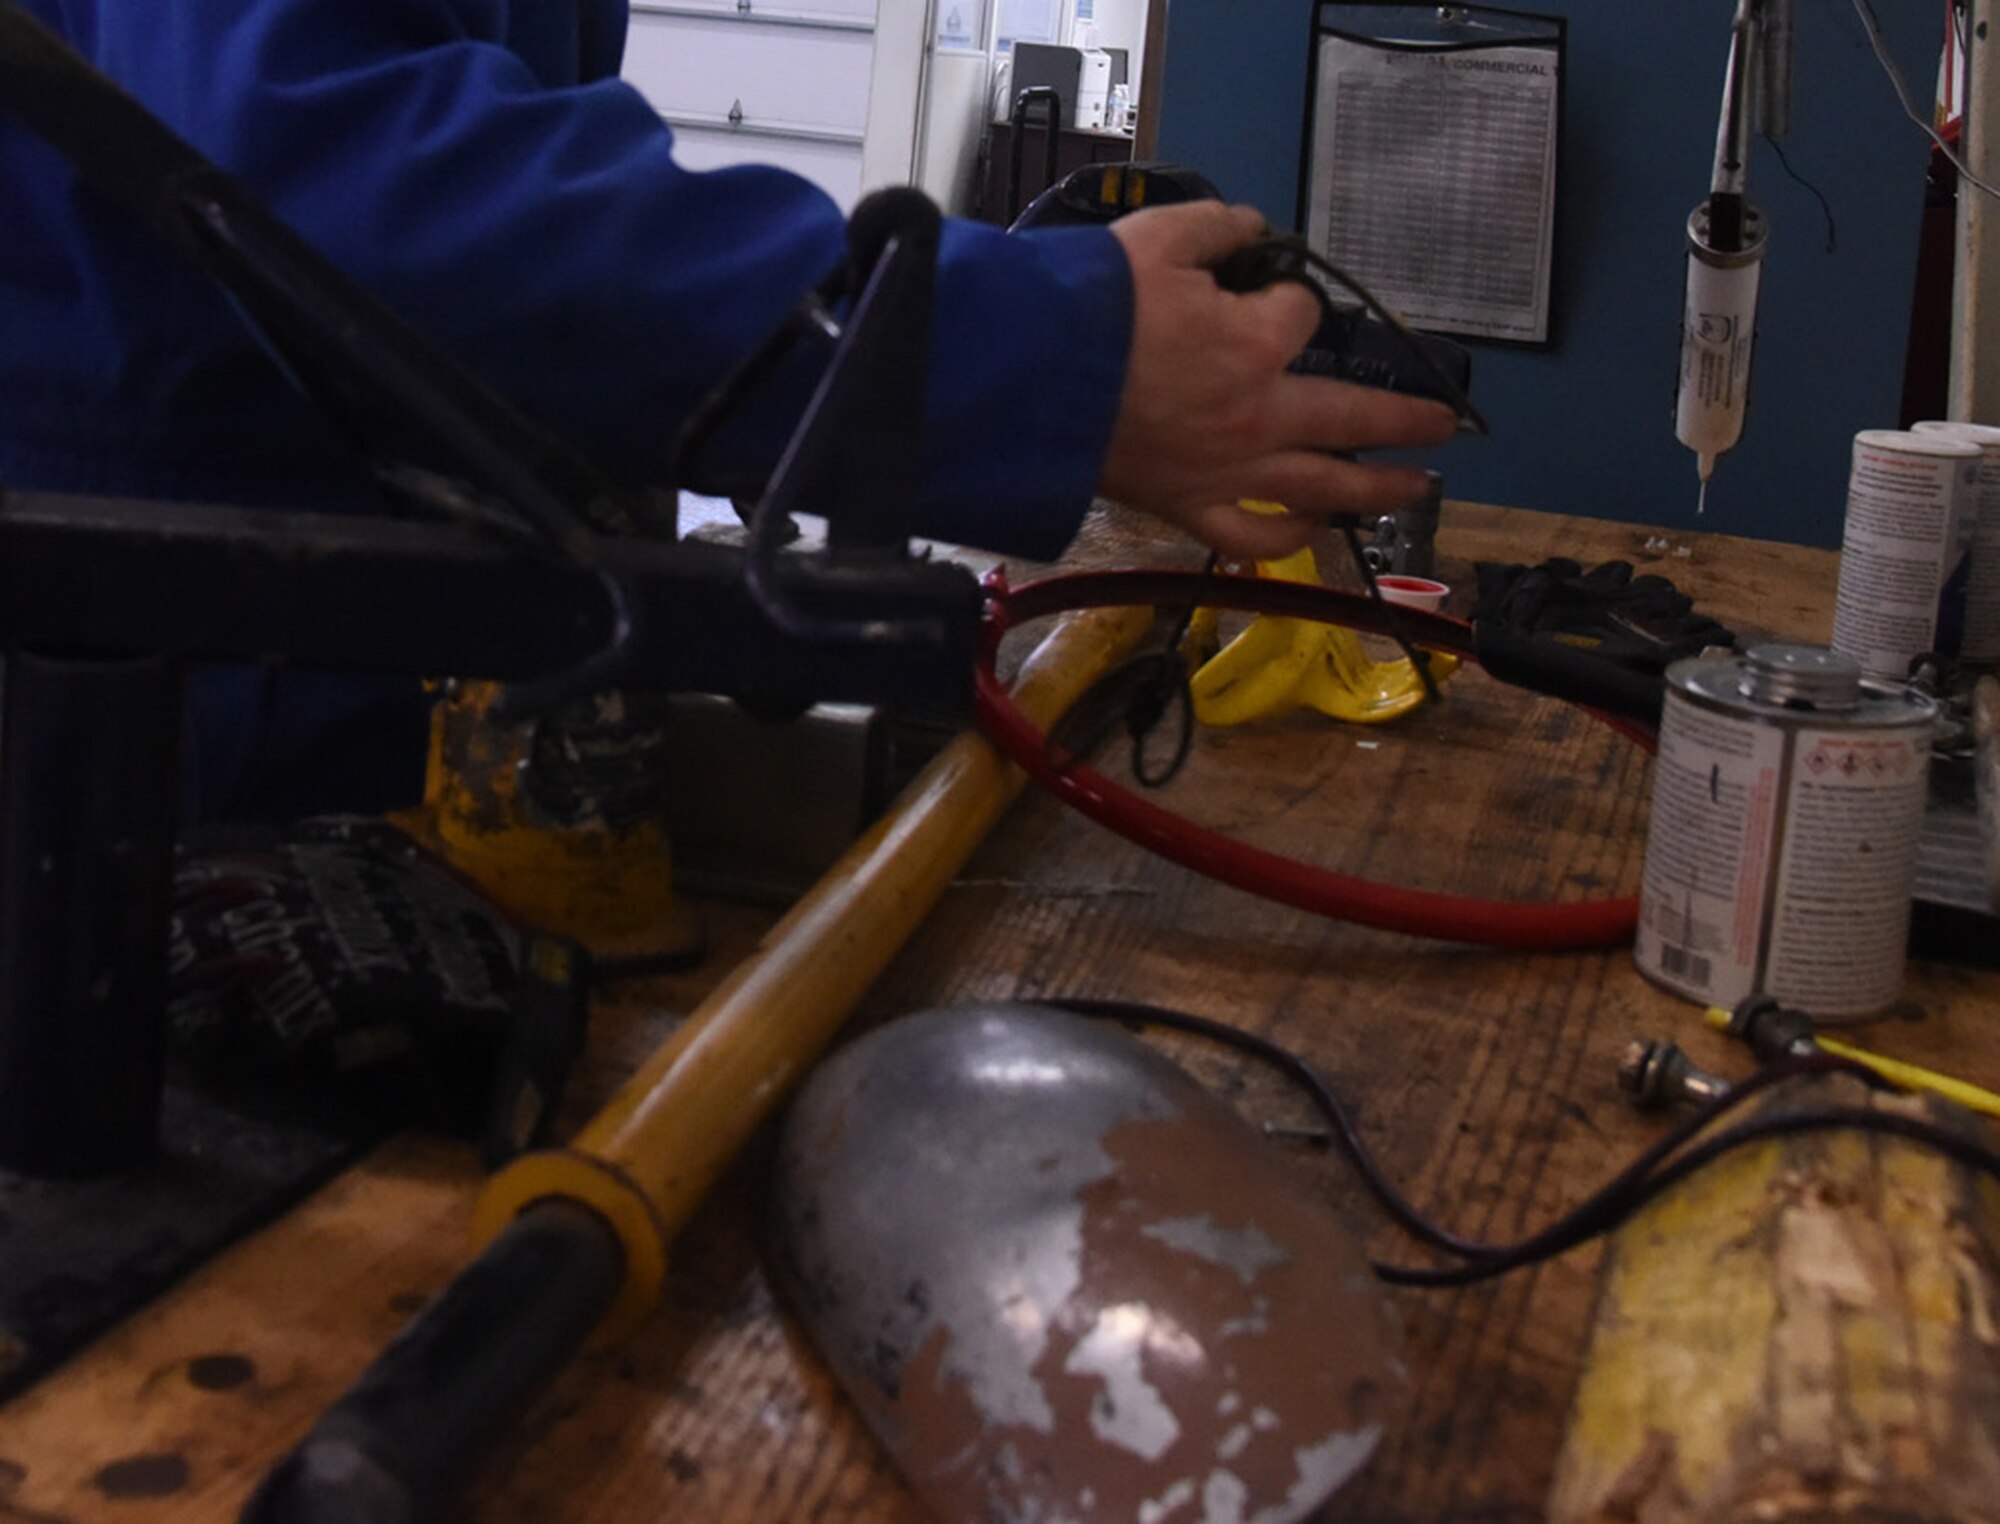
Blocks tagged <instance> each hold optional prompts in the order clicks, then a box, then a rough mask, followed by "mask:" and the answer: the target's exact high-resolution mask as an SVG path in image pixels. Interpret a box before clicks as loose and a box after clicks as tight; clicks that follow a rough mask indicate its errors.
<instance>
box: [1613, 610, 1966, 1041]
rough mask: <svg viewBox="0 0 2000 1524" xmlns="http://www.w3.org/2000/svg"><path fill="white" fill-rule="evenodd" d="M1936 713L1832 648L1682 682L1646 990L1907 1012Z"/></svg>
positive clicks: (1694, 662)
mask: <svg viewBox="0 0 2000 1524" xmlns="http://www.w3.org/2000/svg"><path fill="white" fill-rule="evenodd" d="M1936 719H1937V707H1936V705H1934V704H1933V703H1932V702H1931V700H1930V699H1928V698H1926V697H1925V696H1924V695H1922V694H1920V693H1918V692H1916V691H1915V690H1914V689H1911V688H1907V687H1904V686H1902V685H1900V684H1893V683H1880V682H1874V681H1871V680H1868V679H1867V678H1865V677H1864V676H1863V675H1862V672H1861V668H1860V665H1859V664H1858V663H1857V662H1856V661H1855V660H1854V659H1853V658H1852V657H1850V656H1846V655H1843V654H1841V653H1839V652H1835V651H1830V650H1827V649H1826V648H1825V647H1822V646H1802V645H1761V646H1755V647H1753V648H1752V649H1751V650H1750V651H1749V653H1748V654H1747V655H1743V656H1719V657H1718V656H1699V657H1692V658H1690V659H1688V660H1686V661H1680V662H1676V663H1675V664H1674V665H1673V666H1672V667H1670V668H1668V669H1667V701H1666V709H1665V712H1664V713H1663V715H1662V716H1661V721H1660V750H1659V756H1658V758H1657V759H1656V760H1655V763H1654V768H1653V813H1652V824H1651V826H1650V827H1649V829H1648V831H1647V834H1646V866H1645V876H1644V883H1643V887H1642V888H1641V891H1640V907H1639V935H1638V941H1637V944H1636V945H1635V947H1634V950H1633V957H1634V959H1635V961H1636V962H1637V963H1638V966H1639V972H1640V973H1642V974H1644V975H1645V976H1646V977H1647V978H1648V979H1650V980H1652V981H1653V982H1654V983H1655V984H1659V985H1662V986H1664V987H1665V988H1667V989H1669V990H1672V991H1673V992H1674V993H1675V994H1677V995H1682V996H1685V997H1686V998H1687V999H1689V1000H1693V1001H1697V1002H1699V1003H1701V1004H1703V1005H1721V1006H1733V1005H1735V1004H1736V1003H1737V1002H1739V1001H1741V1000H1743V999H1745V998H1746V997H1748V996H1750V995H1753V994H1764V995H1771V996H1774V997H1775V998H1777V999H1778V1000H1781V1001H1783V1002H1784V1003H1785V1004H1787V1005H1790V1006H1796V1007H1797V1008H1798V1009H1800V1010H1804V1011H1809V1012H1810V1013H1811V1014H1812V1015H1813V1016H1815V1017H1820V1018H1833V1019H1839V1018H1858V1017H1863V1016H1871V1015H1875V1014H1877V1013H1879V1012H1881V1011H1883V1010H1886V1009H1887V1008H1888V1007H1890V1006H1891V1005H1893V1004H1894V1003H1895V1002H1896V1001H1897V999H1898V998H1899V997H1900V996H1901V994H1902V989H1903V963H1904V957H1905V953H1906V951H1907V945H1908V941H1909V927H1910V892H1911V888H1912V886H1913V884H1914V881H1915V876H1916V866H1917V841H1918V837H1919V836H1920V835H1921V833H1922V829H1923V818H1924V804H1925V799H1926V793H1927V789H1928V784H1929V777H1930V750H1931V733H1932V730H1933V728H1934V725H1935V722H1936Z"/></svg>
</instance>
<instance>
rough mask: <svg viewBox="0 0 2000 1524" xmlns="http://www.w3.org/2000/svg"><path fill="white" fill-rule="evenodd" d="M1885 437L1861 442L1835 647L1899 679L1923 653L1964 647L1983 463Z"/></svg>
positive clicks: (1844, 543) (1870, 669)
mask: <svg viewBox="0 0 2000 1524" xmlns="http://www.w3.org/2000/svg"><path fill="white" fill-rule="evenodd" d="M1883 432H1886V431H1883ZM1889 437H1890V438H1891V439H1893V438H1894V437H1895V436H1894V435H1893V434H1891V435H1890V436H1889ZM1907 437H1915V438H1918V439H1922V438H1923V437H1924V436H1907ZM1879 439H1880V434H1879V433H1878V432H1877V431H1864V432H1863V433H1862V435H1861V436H1860V437H1858V438H1857V439H1856V440H1855V442H1854V467H1853V472H1852V474H1851V476H1850V477H1849V479H1848V494H1847V522H1846V527H1845V528H1844V530H1843V531H1842V535H1841V546H1840V583H1839V588H1838V591H1837V593H1836V595H1835V600H1834V614H1833V648H1834V649H1835V650H1836V651H1844V652H1846V653H1847V654H1848V655H1849V656H1852V657H1853V658H1854V659H1855V660H1856V661H1858V662H1860V663H1861V668H1862V670H1863V671H1864V672H1867V673H1869V674H1871V675H1873V676H1876V677H1889V678H1897V679H1900V678H1903V677H1905V676H1907V675H1908V673H1909V670H1910V663H1911V662H1912V661H1913V660H1915V659H1916V658H1917V657H1920V656H1923V655H1926V654H1928V653H1929V652H1932V651H1942V652H1944V653H1946V654H1956V652H1957V650H1958V644H1959V640H1960V637H1961V625H1962V623H1963V617H1964V616H1963V611H1964V607H1965V576H1966V571H1967V562H1968V559H1969V553H1970V551H1971V548H1972V528H1973V521H1974V514H1975V513H1976V511H1977V503H1976V500H1975V497H1974V494H1975V493H1976V491H1977V481H1978V461H1977V459H1976V451H1975V447H1973V446H1970V445H1967V446H1965V447H1964V452H1963V457H1961V456H1958V455H1953V454H1949V453H1944V451H1943V450H1941V449H1938V450H1930V451H1926V450H1922V449H1898V448H1897V447H1896V446H1895V445H1894V444H1893V443H1887V442H1877V441H1878V440H1879Z"/></svg>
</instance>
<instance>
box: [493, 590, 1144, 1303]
mask: <svg viewBox="0 0 2000 1524" xmlns="http://www.w3.org/2000/svg"><path fill="white" fill-rule="evenodd" d="M1150 619H1151V616H1150V612H1149V611H1147V610H1140V609H1100V610H1094V611H1091V612H1089V613H1084V614H1076V615H1071V616H1070V617H1068V618H1066V619H1064V620H1063V621H1062V622H1061V623H1059V624H1058V625H1057V626H1056V628H1055V629H1054V630H1053V631H1052V632H1051V633H1050V634H1049V636H1048V638H1047V639H1046V640H1044V641H1043V642H1042V644H1041V646H1040V647H1039V648H1037V650H1036V651H1035V652H1034V654H1033V655H1031V656H1030V657H1029V658H1028V661H1027V663H1026V665H1024V666H1023V668H1022V669H1021V675H1020V677H1019V679H1018V680H1017V681H1016V683H1015V686H1014V700H1015V702H1016V703H1017V704H1018V705H1019V706H1020V707H1021V709H1022V710H1023V711H1024V712H1025V713H1026V714H1027V715H1028V716H1029V718H1031V719H1032V720H1033V721H1034V722H1035V723H1036V724H1037V725H1039V726H1041V727H1042V728H1044V729H1046V728H1047V727H1048V726H1050V725H1052V724H1053V723H1054V722H1055V721H1056V720H1057V719H1058V718H1060V717H1061V715H1062V714H1063V712H1064V711H1065V710H1067V709H1068V708H1069V706H1070V705H1071V704H1073V703H1074V702H1075V701H1076V700H1077V698H1078V697H1079V696H1080V695H1081V694H1082V693H1083V691H1084V690H1085V689H1086V688H1088V687H1089V686H1090V685H1091V684H1092V683H1093V682H1095V681H1096V680H1097V679H1098V678H1099V677H1100V676H1102V675H1103V673H1104V672H1105V671H1107V670H1108V669H1109V668H1110V667H1111V666H1112V665H1113V663H1115V662H1116V661H1118V660H1119V659H1120V658H1121V657H1123V656H1124V655H1125V654H1126V653H1127V652H1129V651H1130V650H1131V649H1132V647H1133V646H1134V645H1136V644H1137V642H1138V640H1139V638H1140V636H1141V635H1143V634H1144V633H1145V631H1146V630H1147V628H1148V627H1149V625H1150ZM1022 781H1023V779H1022V775H1021V773H1020V771H1019V769H1017V768H1015V767H1014V766H1013V765H1012V764H1010V763H1009V762H1007V761H1006V760H1005V759H1004V758H1003V757H1002V756H1001V755H1000V754H999V752H997V751H995V750H994V749H993V747H992V745H991V744H990V743H988V742H987V740H986V738H985V737H984V736H982V735H980V734H978V733H977V732H976V731H967V732H966V733H965V734H963V735H961V736H959V737H958V738H957V739H956V740H954V741H953V742H952V743H951V744H950V745H949V746H947V747H946V748H945V749H944V751H942V752H940V753H939V754H938V756H937V757H936V758H935V759H933V760H932V762H931V764H930V765H929V766H928V767H927V768H925V769H924V771H923V772H922V773H920V774H919V775H918V776H917V777H916V779H915V780H913V781H912V782H911V784H910V785H909V787H908V788H906V789H905V790H904V791H903V793H902V794H901V796H900V797H899V798H898V799H897V800H896V802H895V804H894V805H893V806H892V807H891V808H890V810H889V812H888V813H887V814H886V815H884V816H883V817H882V819H881V820H879V821H878V822H877V823H876V824H875V826H874V827H873V829H871V830H870V831H869V832H868V834H867V835H865V836H864V837H862V838H861V840H859V841H857V842H856V843H855V844H854V845H853V846H852V847H850V848H849V849H848V851H847V853H846V854H845V855H844V856H843V857H842V858H841V859H840V861H839V862H838V863H836V864H834V866H833V867H832V868H830V869H829V870H828V871H827V873H826V875H825V877H823V878H822V879H821V880H820V881H819V883H818V884H816V885H815V886H814V887H813V889H812V890H811V891H810V892H809V893H808V894H807V895H806V896H805V898H804V899H802V900H800V901H799V903H798V904H797V905H796V906H794V907H793V908H792V910H791V912H790V913H789V914H788V915H787V916H786V917H785V918H784V919H783V920H782V921H780V922H779V923H778V925H777V926H776V927H774V928H773V929H772V931H771V932H770V934H769V935H768V936H767V937H766V938H765V939H764V942H763V944H762V945H761V946H760V947H759V948H758V950H757V951H756V952H754V953H753V954H751V955H750V957H748V958H746V959H745V960H744V961H743V962H742V963H741V964H739V965H738V966H737V967H736V968H735V970H734V971H732V972H731V974H730V975H729V977H728V978H727V979H726V980H724V981H723V983H722V984H721V985H720V986H719V987H718V988H717V989H716V990H715V991H714V993H712V994H711V995H710V996H709V997H708V998H707V999H706V1000H704V1001H703V1002H702V1003H701V1004H700V1005H699V1006H698V1007H696V1008H695V1010H694V1011H693V1012H692V1013H691V1014H690V1015H689V1017H688V1019H687V1021H686V1022H685V1023H684V1024H683V1025H682V1026H681V1027H680V1029H679V1030H678V1031H677V1032H675V1034H674V1035H673V1036H672V1037H671V1038H669V1039H668V1040H667V1041H666V1042H665V1043H663V1044H662V1045H661V1046H660V1047H659V1049H657V1050H656V1051H655V1052H654V1054H653V1055H652V1057H651V1058H649V1059H648V1060H647V1061H646V1063H645V1065H644V1067H642V1068H641V1069H640V1070H639V1072H638V1073H637V1074H635V1075H633V1076H632V1078H631V1079H630V1080H628V1081H626V1083H625V1084H624V1085H623V1086H622V1087H621V1088H620V1089H619V1091H618V1093H617V1094H616V1095H614V1096H613V1097H612V1098H611V1100H610V1101H609V1102H608V1103H607V1104H606V1105H605V1107H604V1109H603V1110H602V1111H600V1112H599V1113H598V1114H597V1115H596V1116H595V1117H594V1118H592V1120H591V1121H590V1122H589V1124H588V1125H586V1126H585V1127H584V1129H583V1130H582V1131H581V1132H580V1133H578V1134H577V1136H576V1138H575V1140H574V1141H573V1142H572V1143H571V1144H570V1145H569V1147H568V1148H566V1149H560V1150H550V1151H545V1152H541V1153H535V1154H528V1155H525V1156H523V1157H522V1158H520V1159H517V1160H515V1161H514V1162H513V1163H512V1164H510V1165H508V1166H507V1167H506V1168H505V1169H504V1170H502V1171H501V1172H500V1173H499V1174H497V1175H495V1176H494V1177H493V1179H492V1180H491V1181H490V1182H489V1183H488V1184H487V1187H486V1189H485V1191H484V1192H483V1193H482V1194H481V1196H480V1199H479V1202H478V1205H477V1207H476V1209H475V1212H474V1221H473V1232H474V1235H475V1237H476V1239H477V1240H478V1242H479V1243H480V1244H481V1245H484V1244H486V1243H488V1242H491V1240H492V1239H493V1238H495V1237H497V1236H498V1235H499V1234H500V1233H501V1232H502V1231H503V1230H504V1229H505V1228H506V1226H507V1224H508V1223H510V1222H512V1221H513V1220H514V1218H515V1217H516V1216H518V1215H519V1214H520V1212H521V1211H522V1210H523V1209H524V1208H526V1207H528V1206H530V1205H532V1204H533V1203H534V1202H536V1201H541V1200H546V1199H548V1198H550V1197H560V1198H564V1199H570V1200H575V1201H580V1202H582V1203H583V1204H584V1205H586V1206H589V1207H591V1208H592V1209H593V1210H595V1211H596V1212H597V1213H598V1215H599V1216H601V1217H603V1218H604V1220H605V1221H606V1222H607V1223H608V1224H609V1225H610V1226H611V1228H612V1230H613V1231H614V1232H616V1233H617V1234H618V1237H619V1239H620V1241H621V1242H622V1243H623V1245H624V1247H625V1262H626V1279H625V1284H624V1286H623V1287H622V1288H621V1290H620V1292H619V1295H618V1298H617V1301H616V1302H615V1303H614V1304H613V1307H612V1310H611V1313H610V1315H609V1316H608V1317H607V1319H606V1323H605V1328H606V1331H607V1332H614V1333H615V1332H619V1331H622V1330H625V1329H629V1328H630V1327H632V1326H633V1325H634V1324H636V1323H637V1322H638V1321H639V1320H640V1319H641V1318H643V1317H644V1316H645V1314H646V1312H647V1311H648V1310H649V1309H650V1308H651V1307H652V1305H653V1302H654V1301H655V1299H656V1298H657V1297H658V1295H659V1289H660V1284H661V1282H662V1280H663V1279H664V1277H665V1274H666V1246H667V1244H668V1243H669V1242H671V1240H672V1238H673V1236H674V1235H675V1234H676V1233H677V1232H679V1230H680V1229H681V1227H682V1226H683V1225H684V1224H685V1223H686V1222H687V1220H688V1218H689V1217H690V1216H692V1215H693V1213H694V1210H695V1208H696V1207H697V1206H698V1205H699V1204H700V1203H701V1200H702V1198H703V1197H704V1196H705V1195H707V1193H708V1189H709V1187H710V1186H711V1185H712V1184H713V1183H714V1182H715V1179H716V1177H717V1176H718V1175H720V1174H721V1173H722V1171H723V1169H724V1168H725V1167H726V1166H727V1165H728V1163H729V1161H730V1160H731V1159H732V1158H734V1157H735V1155H736V1153H737V1151H738V1150H739V1149H740V1148H741V1147H742V1145H743V1143H744V1141H745V1140H746V1139H747V1138H748V1137H749V1136H750V1133H751V1132H752V1131H753V1130H754V1129H755V1128H756V1126H757V1124H758V1123H759V1122H761V1121H762V1120H763V1118H764V1117H765V1115H766V1114H767V1113H768V1112H769V1111H770V1110H771V1108H772V1107H773V1106H774V1105H776V1104H777V1102H778V1100H779V1099H780V1098H781V1097H782V1096H783V1095H784V1094H785V1092H786V1091H787V1090H788V1089H789V1088H790V1086H791V1085H792V1083H793V1082H794V1081H795V1080H796V1079H797V1078H798V1077H799V1075H800V1074H801V1073H802V1072H803V1071H804V1069H805V1068H806V1066H807V1065H808V1064H810V1063H811V1062H812V1060H813V1059H814V1058H815V1057H816V1056H817V1055H818V1053H819V1051H820V1049H821V1048H823V1047H824V1046H825V1045H826V1043H827V1042H828V1041H829V1040H830V1039H831V1038H832V1037H833V1035H834V1033H835V1032H836V1031H838V1030H839V1028H840V1025H841V1023H842V1022H843V1021H845V1020H846V1018H847V1015H848V1013H849V1012H850V1011H851V1010H852V1009H853V1008H854V1006H855V1004H856V1003H857V1002H858V1001H859V1000H860V998H861V996H862V993H863V992H864V991H865V990H866V989H867V988H868V986H869V985H870V984H871V983H872V982H873V981H874V979H875V978H876V976H877V975H878V974H880V973H881V972H882V970H883V969H884V968H885V967H887V966H888V964H889V961H890V959H892V958H893V957H895V955H896V953H897V952H898V950H900V949H901V947H902V945H903V943H904V942H905V941H907V940H908V938H909V936H910V934H911V933H912V932H913V931H915V930H916V928H917V924H918V923H919V922H920V921H921V920H922V919H923V918H924V916H925V915H926V914H928V913H929V911H930V908H931V906H932V905H933V904H935V903H936V902H937V898H938V896H939V895H940V894H941V893H943V892H944V889H945V886H946V885H948V884H949V883H950V882H951V880H952V877H953V876H954V875H955V874H956V873H957V872H958V870H959V868H960V867H961V866H963V865H964V863H965V860H966V859H967V858H968V857H970V856H971V855H972V852H973V850H974V849H975V848H976V847H977V846H978V845H979V843H980V842H981V841H982V840H984V839H985V836H986V834H987V832H988V831H990V830H991V829H992V827H993V824H994V822H995V821H997V820H998V819H999V818H1000V815H1001V812H1002V811H1003V810H1005V809H1006V807H1007V806H1008V804H1009V803H1011V802H1012V801H1013V799H1014V796H1015V795H1016V794H1017V793H1018V792H1019V791H1020V788H1021V784H1022Z"/></svg>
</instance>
